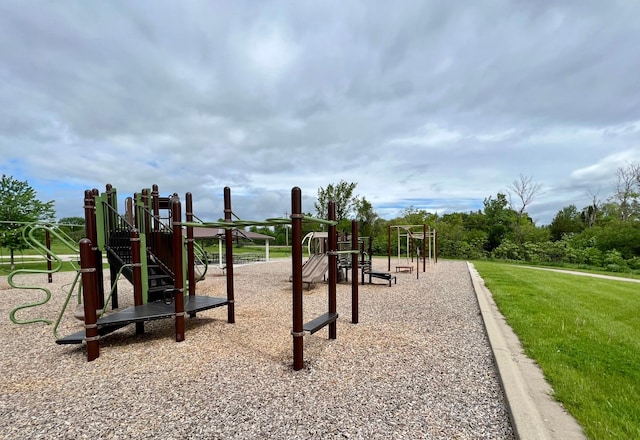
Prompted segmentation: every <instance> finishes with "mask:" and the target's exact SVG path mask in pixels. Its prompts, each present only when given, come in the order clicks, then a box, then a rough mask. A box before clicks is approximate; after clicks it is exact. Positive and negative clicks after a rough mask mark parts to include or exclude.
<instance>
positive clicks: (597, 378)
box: [474, 261, 640, 439]
mask: <svg viewBox="0 0 640 440" xmlns="http://www.w3.org/2000/svg"><path fill="white" fill-rule="evenodd" d="M474 265H475V267H476V269H477V270H478V272H479V273H480V275H481V276H482V278H483V279H484V280H485V283H486V285H487V287H488V288H489V289H490V290H491V292H492V293H493V297H494V299H495V301H496V304H497V305H498V307H499V309H500V311H501V312H502V313H503V314H504V316H505V318H506V319H507V322H508V323H509V325H510V326H511V327H512V328H513V329H514V331H515V332H516V334H517V335H518V337H519V338H520V341H521V342H522V345H523V347H524V349H525V352H526V353H527V354H528V355H529V356H530V357H531V358H533V359H535V360H536V361H537V363H538V364H539V365H540V367H541V368H542V370H543V371H544V374H545V376H546V378H547V380H548V381H549V383H550V384H551V385H552V386H553V389H554V390H555V396H554V397H555V398H556V399H557V400H559V401H561V402H562V403H563V404H564V405H565V407H566V408H567V409H568V410H569V411H570V412H571V414H573V416H574V417H575V418H576V419H577V420H578V422H579V423H580V424H581V425H582V426H583V427H584V430H585V433H586V434H587V436H588V437H589V438H593V439H608V438H612V439H613V438H616V439H621V438H624V439H632V438H634V439H635V438H640V284H637V283H629V282H623V281H611V280H603V279H598V278H591V277H584V276H575V275H569V274H561V273H556V272H547V271H540V270H532V269H527V268H523V267H517V266H510V265H505V264H500V263H494V262H486V261H479V262H474Z"/></svg>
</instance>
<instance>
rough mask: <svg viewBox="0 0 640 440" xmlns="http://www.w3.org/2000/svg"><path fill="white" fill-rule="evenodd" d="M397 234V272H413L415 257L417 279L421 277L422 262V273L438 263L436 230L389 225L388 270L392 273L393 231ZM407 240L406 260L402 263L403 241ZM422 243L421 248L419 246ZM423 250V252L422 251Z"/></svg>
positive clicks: (423, 227) (419, 226)
mask: <svg viewBox="0 0 640 440" xmlns="http://www.w3.org/2000/svg"><path fill="white" fill-rule="evenodd" d="M392 229H395V230H396V234H397V243H398V248H397V251H398V252H397V254H398V257H397V264H396V272H413V264H412V263H413V261H414V256H415V257H416V258H415V261H416V267H415V269H416V278H419V277H420V260H422V272H426V270H427V260H428V261H429V266H431V265H432V264H435V263H437V262H438V246H437V243H438V242H437V237H438V234H437V232H436V230H435V229H431V227H427V225H426V224H422V225H389V226H388V227H387V270H389V271H391V236H392V234H391V231H392ZM403 239H405V241H406V244H405V259H404V261H402V241H403ZM418 241H419V242H420V244H421V246H419V245H418V244H417V242H418ZM421 249H422V251H421Z"/></svg>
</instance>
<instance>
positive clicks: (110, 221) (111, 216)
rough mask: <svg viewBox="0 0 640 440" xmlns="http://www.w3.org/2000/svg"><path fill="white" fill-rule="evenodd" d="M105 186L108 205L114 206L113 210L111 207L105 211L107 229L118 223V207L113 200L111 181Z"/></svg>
mask: <svg viewBox="0 0 640 440" xmlns="http://www.w3.org/2000/svg"><path fill="white" fill-rule="evenodd" d="M105 188H106V191H105V192H106V194H107V205H109V206H110V207H111V208H113V210H111V209H109V210H107V211H106V212H105V215H106V218H105V229H108V230H112V229H113V228H114V226H115V225H116V223H117V222H116V217H115V212H114V211H117V210H118V207H117V206H115V203H114V200H113V192H112V190H113V186H112V185H111V184H110V183H107V185H106V186H105ZM96 195H99V194H96Z"/></svg>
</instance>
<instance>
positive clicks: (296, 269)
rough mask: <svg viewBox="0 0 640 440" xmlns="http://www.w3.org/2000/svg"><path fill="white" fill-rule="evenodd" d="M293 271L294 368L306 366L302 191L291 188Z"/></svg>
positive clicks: (299, 368)
mask: <svg viewBox="0 0 640 440" xmlns="http://www.w3.org/2000/svg"><path fill="white" fill-rule="evenodd" d="M291 273H292V276H293V284H292V290H293V310H292V312H293V329H292V330H291V335H292V336H293V369H294V370H301V369H302V368H304V329H303V325H304V324H303V322H302V321H303V319H304V318H303V311H302V191H301V190H300V188H298V187H297V186H296V187H294V188H293V189H292V190H291Z"/></svg>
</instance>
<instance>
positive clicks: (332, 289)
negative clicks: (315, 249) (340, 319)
mask: <svg viewBox="0 0 640 440" xmlns="http://www.w3.org/2000/svg"><path fill="white" fill-rule="evenodd" d="M335 219H336V202H334V201H331V202H329V220H334V221H335ZM336 229H337V228H336V225H329V252H327V254H328V255H329V313H336V290H337V289H336V284H337V281H338V254H337V253H336V252H337V250H338V234H337V230H336ZM337 328H338V325H337V323H336V321H333V322H332V323H331V324H329V339H336V337H337Z"/></svg>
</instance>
